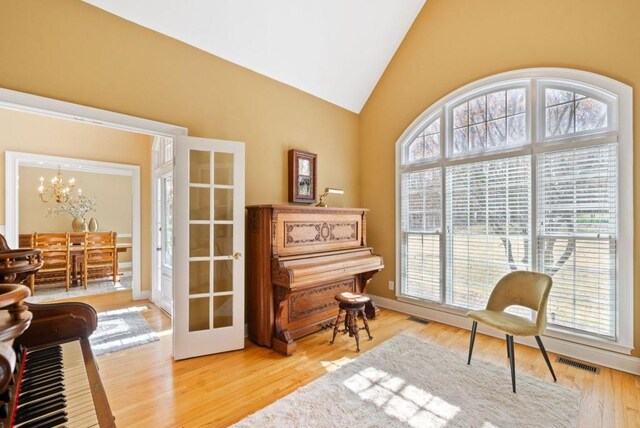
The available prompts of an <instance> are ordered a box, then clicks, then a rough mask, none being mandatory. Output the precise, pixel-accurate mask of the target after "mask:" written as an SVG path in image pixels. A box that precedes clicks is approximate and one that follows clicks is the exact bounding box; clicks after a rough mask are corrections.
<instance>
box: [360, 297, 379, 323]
mask: <svg viewBox="0 0 640 428" xmlns="http://www.w3.org/2000/svg"><path fill="white" fill-rule="evenodd" d="M364 312H365V313H366V314H367V318H369V319H373V318H376V317H379V316H380V308H378V307H377V306H376V304H375V303H373V301H369V302H367V303H366V305H365V306H364Z"/></svg>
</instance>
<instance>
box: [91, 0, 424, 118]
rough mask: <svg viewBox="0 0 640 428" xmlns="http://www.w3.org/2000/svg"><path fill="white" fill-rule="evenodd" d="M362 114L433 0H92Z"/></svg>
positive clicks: (130, 18)
mask: <svg viewBox="0 0 640 428" xmlns="http://www.w3.org/2000/svg"><path fill="white" fill-rule="evenodd" d="M84 1H86V2H87V3H90V4H93V5H95V6H97V7H100V8H102V9H104V10H106V11H108V12H111V13H113V14H115V15H118V16H120V17H122V18H125V19H127V20H129V21H132V22H135V23H137V24H140V25H142V26H145V27H147V28H150V29H152V30H155V31H158V32H160V33H163V34H165V35H167V36H170V37H173V38H175V39H178V40H181V41H183V42H185V43H188V44H190V45H192V46H195V47H197V48H200V49H202V50H204V51H207V52H210V53H212V54H214V55H216V56H219V57H221V58H224V59H226V60H228V61H231V62H233V63H236V64H239V65H241V66H243V67H246V68H249V69H251V70H254V71H256V72H258V73H261V74H264V75H265V76H269V77H271V78H273V79H275V80H278V81H280V82H283V83H286V84H288V85H291V86H293V87H296V88H298V89H301V90H303V91H305V92H308V93H310V94H313V95H315V96H317V97H320V98H322V99H324V100H327V101H329V102H331V103H334V104H337V105H339V106H341V107H344V108H346V109H348V110H351V111H353V112H356V113H359V112H360V110H361V109H362V106H363V105H364V103H365V102H366V100H367V98H368V97H369V95H370V94H371V91H373V88H374V87H375V85H376V83H378V80H379V79H380V76H381V75H382V73H383V72H384V69H385V68H386V66H387V64H388V63H389V61H390V60H391V58H392V57H393V55H394V53H395V52H396V49H397V48H398V46H399V45H400V42H401V41H402V39H403V38H404V36H405V34H406V33H407V31H408V30H409V27H411V24H412V23H413V20H414V19H415V17H416V15H417V14H418V12H419V11H420V9H421V8H422V6H423V4H424V3H425V0H269V1H266V0H135V1H125V0H84Z"/></svg>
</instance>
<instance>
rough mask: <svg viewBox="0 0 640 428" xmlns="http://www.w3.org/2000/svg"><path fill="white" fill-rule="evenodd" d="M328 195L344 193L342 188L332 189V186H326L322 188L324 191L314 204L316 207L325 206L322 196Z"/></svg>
mask: <svg viewBox="0 0 640 428" xmlns="http://www.w3.org/2000/svg"><path fill="white" fill-rule="evenodd" d="M328 195H344V190H342V189H334V188H333V187H326V188H325V189H324V193H323V194H322V195H320V202H318V203H317V204H316V207H324V208H326V207H327V203H326V202H325V201H324V198H325V197H326V196H328Z"/></svg>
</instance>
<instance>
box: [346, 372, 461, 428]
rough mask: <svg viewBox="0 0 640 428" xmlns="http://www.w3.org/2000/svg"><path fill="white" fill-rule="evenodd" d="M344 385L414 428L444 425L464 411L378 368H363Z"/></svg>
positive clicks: (437, 427) (438, 427)
mask: <svg viewBox="0 0 640 428" xmlns="http://www.w3.org/2000/svg"><path fill="white" fill-rule="evenodd" d="M344 385H345V386H346V387H347V388H349V389H350V390H351V391H353V392H355V393H356V394H358V396H359V397H360V398H361V399H362V400H365V401H369V402H371V403H373V404H375V405H376V406H377V407H380V408H381V409H383V410H384V412H385V413H386V414H387V415H389V416H393V417H395V418H396V419H398V420H400V421H403V422H407V423H408V424H409V425H411V426H413V427H425V426H428V427H436V428H440V427H444V426H445V425H447V422H448V421H450V420H452V419H453V418H454V417H455V416H456V415H457V414H458V412H459V411H460V408H459V407H457V406H454V405H452V404H450V403H448V402H446V401H445V400H443V399H442V398H440V397H437V396H434V395H432V394H430V393H429V392H427V391H425V390H423V389H421V388H418V387H416V386H414V385H411V384H407V382H406V381H405V380H404V379H401V378H399V377H397V376H393V375H391V374H389V373H387V372H385V371H382V370H378V369H376V368H374V367H368V368H366V369H364V370H361V371H360V372H359V373H356V374H355V375H353V376H351V377H350V378H348V379H347V380H345V381H344Z"/></svg>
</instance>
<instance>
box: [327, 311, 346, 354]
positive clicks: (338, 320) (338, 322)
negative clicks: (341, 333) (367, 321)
mask: <svg viewBox="0 0 640 428" xmlns="http://www.w3.org/2000/svg"><path fill="white" fill-rule="evenodd" d="M343 313H344V310H343V309H340V310H339V311H338V316H337V317H336V322H335V325H334V326H333V339H331V342H329V344H330V345H333V342H334V341H335V340H336V335H337V334H338V330H340V317H341V316H342V314H343Z"/></svg>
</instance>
